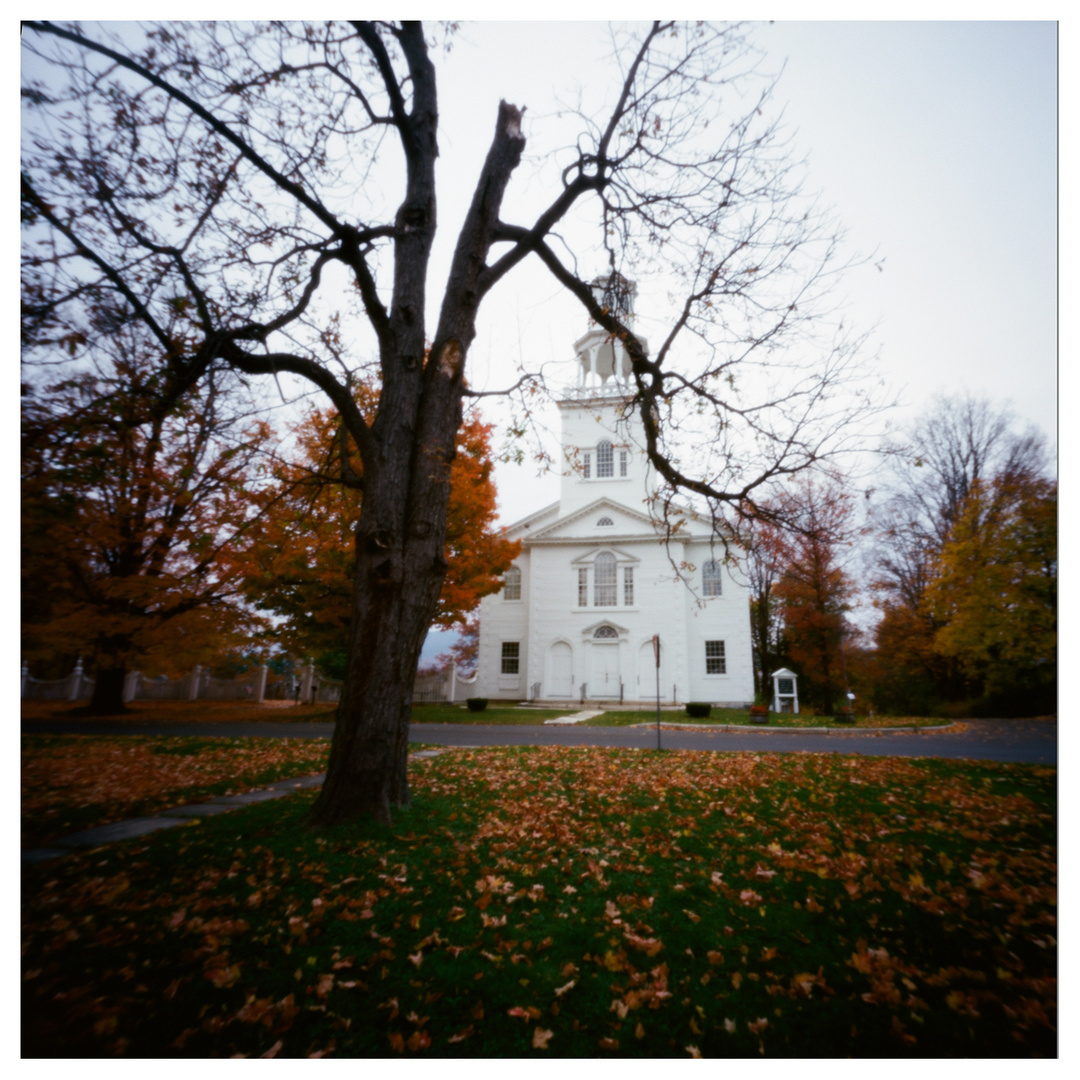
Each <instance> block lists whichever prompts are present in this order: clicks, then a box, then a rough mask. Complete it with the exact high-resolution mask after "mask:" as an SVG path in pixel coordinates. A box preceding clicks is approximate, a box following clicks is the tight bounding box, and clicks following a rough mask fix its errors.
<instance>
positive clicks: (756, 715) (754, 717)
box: [750, 705, 769, 724]
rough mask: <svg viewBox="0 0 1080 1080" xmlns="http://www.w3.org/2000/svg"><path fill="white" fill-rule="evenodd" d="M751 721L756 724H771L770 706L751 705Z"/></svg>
mask: <svg viewBox="0 0 1080 1080" xmlns="http://www.w3.org/2000/svg"><path fill="white" fill-rule="evenodd" d="M750 721H751V723H754V724H767V723H768V722H769V706H768V705H751V706H750Z"/></svg>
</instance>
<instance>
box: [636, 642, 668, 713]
mask: <svg viewBox="0 0 1080 1080" xmlns="http://www.w3.org/2000/svg"><path fill="white" fill-rule="evenodd" d="M665 660H666V657H665V656H664V648H663V641H661V643H660V700H661V701H668V700H669V699H670V698H671V687H670V686H668V685H667V675H666V673H665V668H667V664H666V663H665ZM637 696H638V700H639V701H655V700H656V654H655V653H654V652H653V644H652V642H651V641H646V642H644V643H643V644H642V646H641V648H640V649H638V662H637Z"/></svg>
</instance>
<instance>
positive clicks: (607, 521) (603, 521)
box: [596, 517, 615, 525]
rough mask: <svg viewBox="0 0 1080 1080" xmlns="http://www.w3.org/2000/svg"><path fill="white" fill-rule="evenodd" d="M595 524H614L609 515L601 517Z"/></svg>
mask: <svg viewBox="0 0 1080 1080" xmlns="http://www.w3.org/2000/svg"><path fill="white" fill-rule="evenodd" d="M596 524H597V525H614V524H615V522H614V521H612V520H611V518H609V517H602V518H601V519H600V520H599V521H598V522H597V523H596Z"/></svg>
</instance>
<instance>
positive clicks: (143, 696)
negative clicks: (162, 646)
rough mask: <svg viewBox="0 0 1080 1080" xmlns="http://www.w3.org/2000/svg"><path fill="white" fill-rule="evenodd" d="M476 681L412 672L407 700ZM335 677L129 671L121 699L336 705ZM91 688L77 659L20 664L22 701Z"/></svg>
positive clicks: (466, 688)
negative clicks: (66, 668)
mask: <svg viewBox="0 0 1080 1080" xmlns="http://www.w3.org/2000/svg"><path fill="white" fill-rule="evenodd" d="M475 684H476V676H475V675H474V676H473V677H472V678H471V679H465V678H463V677H462V676H461V675H459V674H458V671H457V668H456V667H455V666H454V665H453V664H450V665H449V666H448V667H446V668H445V669H444V670H442V671H438V672H434V673H425V674H423V675H417V677H416V682H415V684H414V687H413V701H415V702H417V703H421V702H428V703H430V702H440V701H464V700H465V698H467V697H469V696H470V692H471V689H472V687H473V686H474V685H475ZM343 685H344V683H342V681H341V680H340V679H331V678H329V677H328V676H325V675H322V674H321V673H319V672H318V671H316V670H315V667H314V665H312V664H305V665H304V666H303V667H301V668H300V670H299V671H298V672H297V673H296V674H294V675H271V674H270V672H269V669H268V668H267V667H266V665H265V664H264V665H261V666H259V667H256V668H253V669H252V670H251V671H248V672H245V673H244V674H243V675H238V676H236V678H233V679H217V678H214V677H213V676H212V675H211V674H210V669H209V668H206V667H201V666H199V665H196V667H195V669H194V670H193V671H191V672H189V673H188V674H187V675H181V676H180V678H178V679H169V678H166V677H165V676H164V675H162V676H159V677H157V678H154V679H151V678H149V677H148V676H146V675H143V674H142V672H139V671H129V672H128V673H127V676H126V677H125V679H124V701H254V702H262V701H298V702H305V703H307V702H318V703H322V704H336V703H337V702H338V701H339V700H340V699H341V688H342V686H343ZM93 692H94V680H93V679H91V678H89V677H88V676H87V675H85V674H84V673H83V666H82V659H81V658H80V659H79V660H78V661H77V663H76V664H75V670H74V671H73V672H72V673H71V674H70V675H67V676H65V677H64V678H62V679H35V678H34V677H33V676H32V675H31V674H30V673H29V671H28V670H27V667H26V665H25V664H23V666H22V689H21V693H20V696H21V697H22V699H23V700H25V701H84V700H87V699H89V698H90V696H91V695H92V694H93Z"/></svg>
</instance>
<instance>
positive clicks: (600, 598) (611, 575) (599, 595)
mask: <svg viewBox="0 0 1080 1080" xmlns="http://www.w3.org/2000/svg"><path fill="white" fill-rule="evenodd" d="M595 565H596V577H595V579H594V582H593V603H594V604H595V605H596V606H597V607H614V606H615V605H616V603H617V602H618V596H617V594H618V582H617V580H616V576H615V571H616V565H615V556H614V555H612V554H611V552H610V551H602V552H600V554H599V555H597V556H596V564H595Z"/></svg>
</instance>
